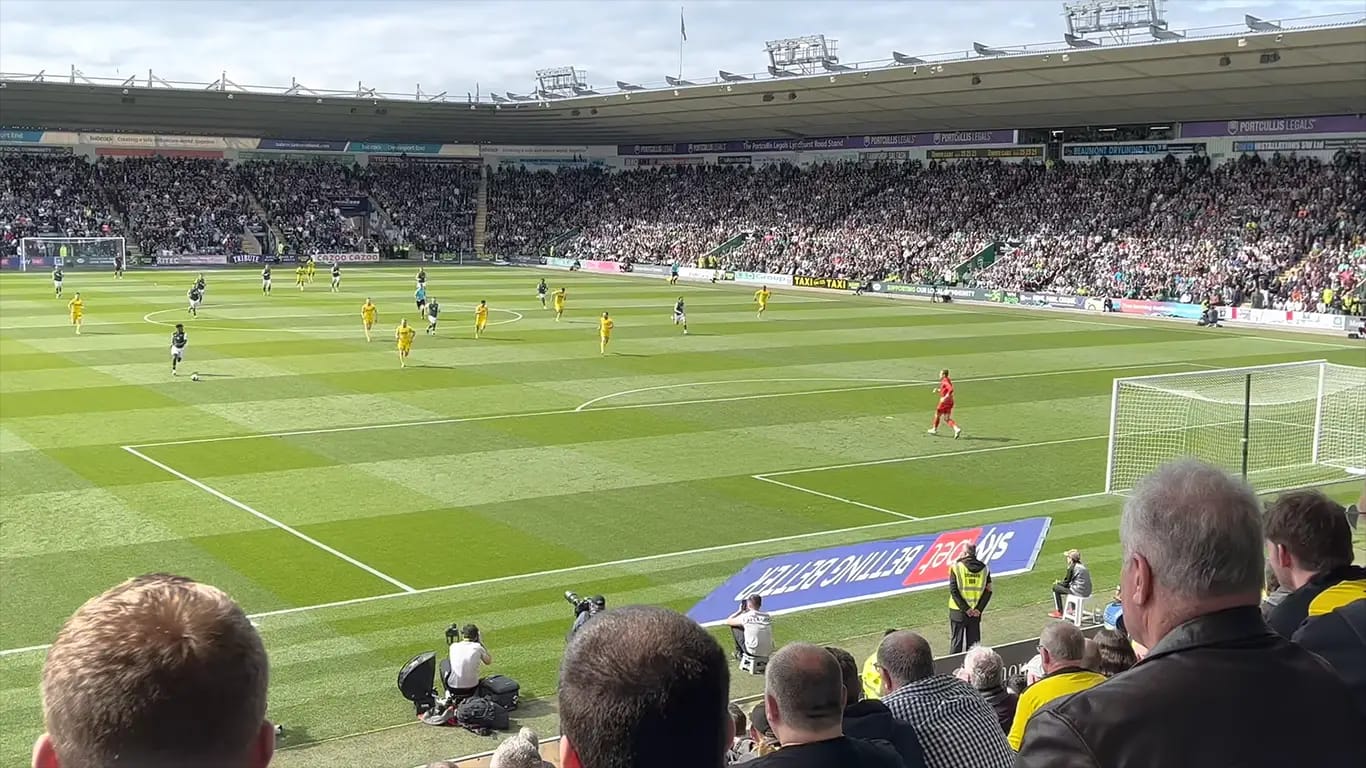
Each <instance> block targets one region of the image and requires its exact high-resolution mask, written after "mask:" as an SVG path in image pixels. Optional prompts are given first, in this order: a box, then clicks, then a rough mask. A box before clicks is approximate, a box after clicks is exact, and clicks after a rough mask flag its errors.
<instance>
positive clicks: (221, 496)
mask: <svg viewBox="0 0 1366 768" xmlns="http://www.w3.org/2000/svg"><path fill="white" fill-rule="evenodd" d="M122 447H123V450H125V451H127V452H129V453H131V454H133V455H134V456H136V457H138V458H139V459H142V460H143V461H145V462H147V463H148V464H151V465H152V466H154V467H156V468H158V469H161V470H164V471H166V472H168V473H170V474H172V475H175V476H176V477H178V478H180V479H181V480H184V481H185V482H187V483H189V484H190V485H193V486H194V487H196V488H198V489H199V490H201V491H204V492H205V493H208V494H209V495H211V496H215V497H217V498H219V499H221V500H222V501H226V502H227V503H229V504H231V505H232V506H234V507H237V508H238V509H240V510H242V511H243V512H246V513H247V514H250V515H253V516H255V517H257V518H259V519H261V520H264V521H265V522H267V523H270V524H271V525H273V526H275V527H276V528H279V529H280V530H282V531H284V532H285V533H288V534H290V535H292V536H295V537H298V538H299V539H302V540H303V541H306V542H308V543H309V544H312V545H313V546H315V547H317V548H318V549H321V550H322V551H324V552H326V553H328V554H330V555H334V556H336V557H338V558H340V559H341V560H344V561H346V562H348V563H350V564H351V565H354V566H356V567H357V568H359V569H361V570H362V571H365V572H366V573H368V574H370V575H371V576H375V577H378V578H380V579H383V580H384V581H387V582H389V583H390V584H392V585H394V586H396V587H398V588H399V589H401V590H403V591H404V592H416V591H417V590H416V589H414V588H412V587H410V586H408V585H407V584H404V583H403V582H401V581H399V580H398V579H395V578H394V577H393V576H390V575H388V574H387V573H384V572H382V571H379V570H376V569H375V568H372V567H370V566H368V565H366V564H365V563H362V562H361V561H359V560H357V559H356V558H354V557H351V556H350V555H348V554H346V553H345V552H342V551H341V550H338V549H334V548H333V547H329V546H328V545H326V544H324V543H322V542H321V541H318V540H317V539H315V538H313V537H312V536H309V535H308V534H306V533H304V532H302V531H300V530H298V529H295V528H292V527H290V526H288V525H286V524H285V523H282V522H280V521H279V520H276V519H275V518H273V517H271V516H270V515H267V514H264V513H261V512H258V511H256V510H255V509H252V508H251V507H249V506H247V505H246V504H243V503H242V502H240V501H238V500H237V499H234V498H233V497H231V496H229V495H227V494H226V493H223V492H221V491H218V490H215V489H213V488H210V487H209V486H207V485H205V484H204V483H202V482H200V481H198V480H196V479H194V478H193V477H190V476H189V475H187V474H185V473H184V472H181V471H180V470H177V469H174V468H172V467H169V466H167V465H166V464H163V463H161V462H159V461H157V460H156V459H154V458H152V457H150V456H148V455H146V454H144V453H142V452H140V451H138V450H137V449H136V448H134V447H133V446H130V445H125V446H122Z"/></svg>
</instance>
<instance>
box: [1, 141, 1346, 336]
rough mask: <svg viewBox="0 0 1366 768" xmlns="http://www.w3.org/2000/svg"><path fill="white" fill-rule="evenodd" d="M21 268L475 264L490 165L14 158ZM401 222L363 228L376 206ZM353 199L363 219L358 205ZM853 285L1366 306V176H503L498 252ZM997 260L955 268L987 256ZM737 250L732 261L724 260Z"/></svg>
mask: <svg viewBox="0 0 1366 768" xmlns="http://www.w3.org/2000/svg"><path fill="white" fill-rule="evenodd" d="M0 171H3V173H0V224H3V226H4V228H5V229H4V233H3V238H4V241H5V243H7V245H6V246H5V247H6V248H7V249H8V250H9V251H13V249H14V248H15V244H16V243H17V241H18V239H19V238H21V237H23V236H26V235H31V234H51V235H64V236H98V235H109V234H118V233H119V230H120V229H121V221H122V219H121V216H122V217H125V218H126V224H127V228H128V229H129V230H131V235H130V236H131V238H132V240H133V242H135V243H137V244H139V245H141V246H142V249H143V251H144V252H146V253H149V254H155V253H158V252H185V251H227V252H231V251H234V250H236V249H239V248H240V237H241V233H242V232H244V231H259V230H261V229H263V228H264V227H263V224H264V222H261V221H260V220H259V219H258V217H257V216H256V214H255V213H254V211H256V207H255V205H254V204H253V202H252V201H251V197H252V195H254V196H255V198H256V200H258V201H259V202H260V205H261V206H262V207H263V208H264V211H265V213H266V217H267V218H268V219H269V223H270V224H272V225H274V227H276V228H278V230H279V232H280V233H281V234H282V235H283V239H284V241H285V244H286V246H287V248H288V249H289V250H291V251H293V252H296V253H319V252H328V251H347V250H374V249H376V248H377V247H378V246H379V245H381V244H389V245H400V244H407V245H409V246H411V247H413V248H415V249H416V250H418V251H422V252H426V253H442V252H468V251H470V250H471V249H472V248H473V244H474V243H473V239H474V238H473V235H474V220H475V214H476V208H477V199H478V189H479V182H480V175H479V174H480V172H481V171H480V169H478V168H473V167H470V166H466V165H457V164H445V163H425V162H418V161H415V160H410V159H403V158H400V159H397V160H396V161H394V162H378V161H377V162H373V163H371V164H369V165H368V166H364V167H352V166H350V165H347V164H343V163H338V162H330V161H300V160H293V159H291V160H249V161H246V162H243V163H241V164H239V165H238V166H236V167H233V166H231V165H229V163H228V162H227V161H223V160H208V159H172V158H128V159H119V160H113V159H107V160H102V161H100V162H99V163H98V164H96V165H91V164H89V163H87V162H85V161H84V160H82V159H80V158H74V157H64V158H62V157H59V158H52V157H37V156H5V157H3V158H0ZM370 202H373V203H375V204H377V207H378V208H379V209H382V210H383V211H385V212H387V214H388V219H389V224H390V226H388V227H385V226H381V225H380V218H381V217H379V216H367V209H368V208H369V203H370ZM351 203H357V204H358V206H357V207H358V208H359V212H358V211H357V210H355V209H352V208H351V207H350V205H349V204H351ZM550 244H555V252H556V255H559V256H564V257H570V258H580V259H600V260H612V261H621V262H642V263H664V264H689V265H691V264H705V265H707V266H716V267H721V268H724V269H728V270H743V271H751V272H774V273H788V274H791V273H801V274H807V275H812V276H819V277H845V278H851V279H857V280H865V281H866V280H901V281H907V282H936V283H945V282H947V283H952V282H959V281H965V282H966V283H968V284H970V285H973V286H976V287H980V288H987V289H1003V290H1048V291H1056V292H1062V293H1076V294H1079V295H1095V296H1101V295H1104V296H1111V297H1117V298H1118V297H1124V298H1136V299H1164V300H1175V301H1188V302H1196V303H1198V302H1200V301H1203V300H1206V299H1209V300H1211V301H1212V302H1214V303H1223V304H1241V303H1244V302H1253V303H1254V305H1258V306H1263V307H1275V308H1286V309H1307V310H1317V311H1337V312H1342V311H1351V310H1353V309H1359V306H1360V297H1359V294H1360V292H1361V287H1362V283H1363V278H1366V163H1363V161H1362V159H1361V154H1360V153H1354V152H1345V151H1344V152H1340V153H1339V154H1338V156H1337V157H1336V158H1335V159H1334V160H1333V161H1331V162H1323V161H1320V160H1317V159H1313V158H1306V157H1295V156H1293V155H1286V156H1282V155H1273V156H1269V157H1261V156H1258V155H1246V156H1243V157H1241V158H1239V159H1237V160H1233V161H1230V162H1225V163H1222V164H1219V165H1213V164H1212V163H1211V162H1210V160H1209V159H1208V158H1207V157H1205V156H1203V155H1190V156H1187V157H1186V158H1185V159H1184V160H1178V159H1176V158H1175V157H1171V156H1169V157H1167V158H1165V159H1164V160H1162V161H1158V162H1109V161H1108V160H1102V161H1098V162H1093V163H1086V162H1076V163H1062V162H1059V163H1056V164H1051V165H1042V164H1037V163H1029V162H1023V163H1003V162H1000V161H994V160H991V161H985V160H984V161H973V160H970V161H963V162H956V163H935V162H931V163H929V164H921V163H919V162H909V163H893V162H878V163H860V162H847V163H834V162H831V163H818V164H814V165H810V166H804V167H797V166H793V165H788V164H781V163H779V164H765V165H755V166H752V165H747V164H744V165H739V164H737V165H679V166H658V167H656V166H650V167H642V168H635V169H628V170H625V171H622V172H615V173H614V172H610V171H608V170H606V169H603V168H599V167H574V168H563V169H560V170H558V171H554V172H551V171H529V170H525V169H522V168H520V167H505V168H500V169H498V170H496V171H493V172H491V174H490V180H489V198H488V218H487V232H486V239H485V245H486V250H487V251H488V252H490V253H493V254H496V255H508V254H522V255H531V254H544V253H546V252H548V248H547V246H548V245H550ZM991 244H996V245H997V246H998V247H997V250H996V257H995V261H994V263H992V264H990V265H989V266H986V267H984V268H981V269H975V270H974V269H966V270H964V271H963V273H962V274H959V268H960V267H961V266H962V265H964V264H966V263H967V262H968V261H969V259H970V258H971V257H973V256H974V255H975V254H978V253H979V252H981V251H982V250H983V249H984V248H986V247H987V246H988V245H991ZM723 245H725V246H726V247H720V246H723Z"/></svg>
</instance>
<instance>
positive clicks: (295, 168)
mask: <svg viewBox="0 0 1366 768" xmlns="http://www.w3.org/2000/svg"><path fill="white" fill-rule="evenodd" d="M239 167H240V168H241V170H242V174H243V176H244V178H245V179H246V183H247V185H248V187H249V188H250V189H251V191H252V192H253V193H254V194H255V195H256V198H257V199H258V200H260V201H261V205H262V206H264V207H265V210H266V213H267V214H268V215H269V218H270V223H271V224H272V225H273V226H274V227H276V228H277V229H278V230H279V232H280V236H281V237H283V238H284V242H285V247H286V249H288V250H289V251H290V252H291V253H300V254H316V253H326V252H337V251H354V250H363V249H365V246H367V245H371V244H372V241H371V240H370V239H369V238H368V237H367V236H366V235H365V233H363V232H362V231H361V230H360V229H359V228H358V227H357V226H356V223H355V221H354V220H353V219H351V218H348V217H346V216H343V215H342V213H341V211H340V210H339V209H338V208H337V206H336V205H335V204H334V203H335V201H336V200H338V199H340V198H353V197H359V196H362V195H364V194H365V188H364V186H363V184H362V182H361V180H360V179H359V178H358V177H357V175H356V174H353V173H352V172H351V170H350V169H349V168H348V167H347V166H345V165H343V164H341V163H333V162H325V161H320V162H300V161H292V160H249V161H247V162H245V163H242V164H241V165H240V166H239Z"/></svg>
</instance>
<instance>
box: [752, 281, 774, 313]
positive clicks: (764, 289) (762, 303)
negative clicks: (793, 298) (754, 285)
mask: <svg viewBox="0 0 1366 768" xmlns="http://www.w3.org/2000/svg"><path fill="white" fill-rule="evenodd" d="M772 295H773V292H772V291H770V290H769V289H768V286H767V285H763V286H760V287H759V290H757V291H755V292H754V300H755V301H757V302H759V314H758V315H756V317H763V316H764V310H766V309H768V297H769V296H772Z"/></svg>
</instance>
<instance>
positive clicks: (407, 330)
mask: <svg viewBox="0 0 1366 768" xmlns="http://www.w3.org/2000/svg"><path fill="white" fill-rule="evenodd" d="M416 335H417V329H416V328H414V327H412V326H411V325H408V318H406V317H405V318H403V319H402V320H399V321H398V328H396V329H394V338H395V339H398V367H400V368H407V367H408V353H409V352H412V351H413V337H414V336H416Z"/></svg>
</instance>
